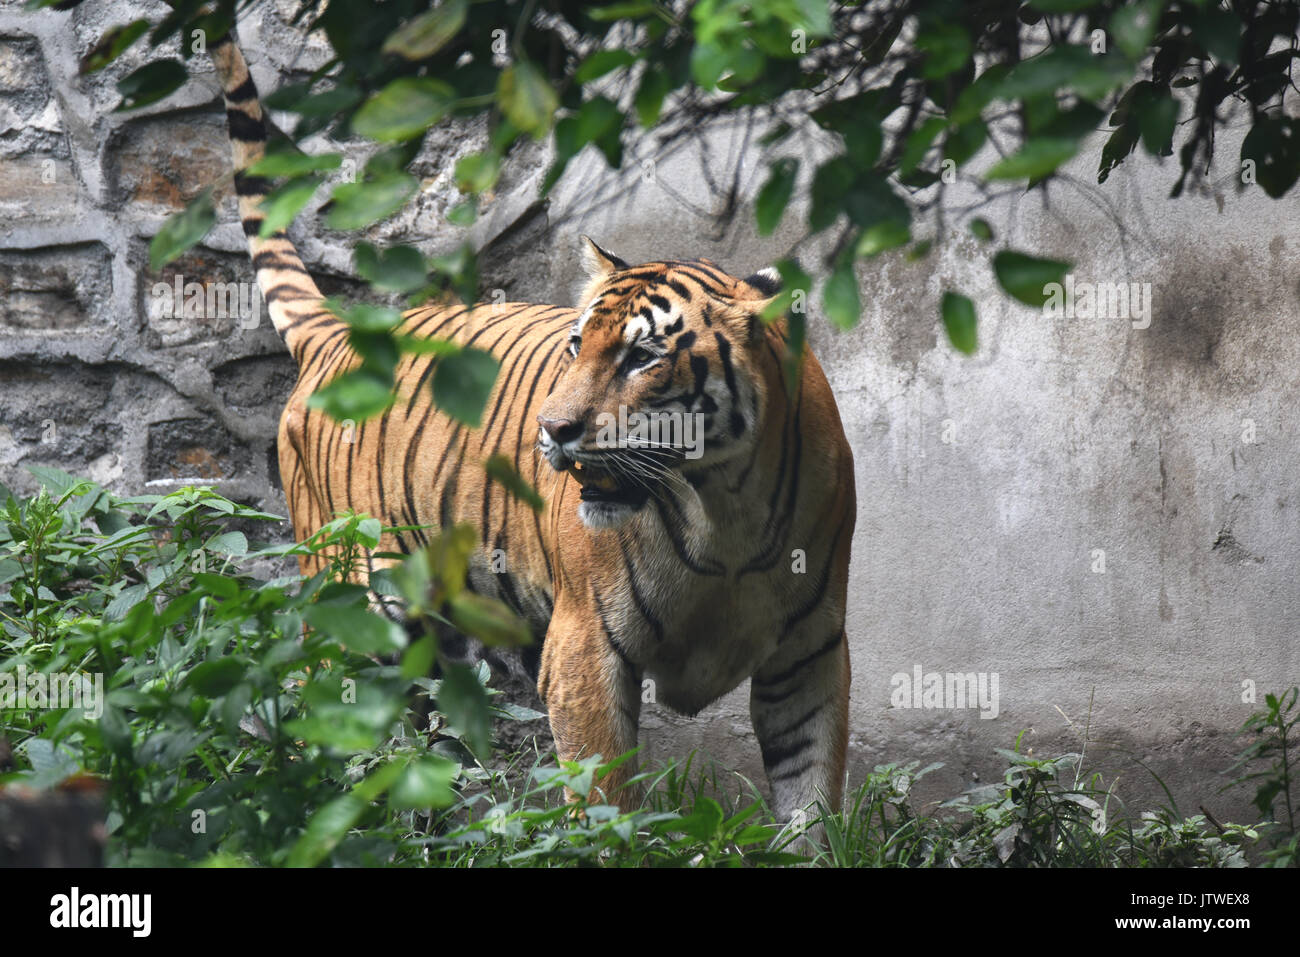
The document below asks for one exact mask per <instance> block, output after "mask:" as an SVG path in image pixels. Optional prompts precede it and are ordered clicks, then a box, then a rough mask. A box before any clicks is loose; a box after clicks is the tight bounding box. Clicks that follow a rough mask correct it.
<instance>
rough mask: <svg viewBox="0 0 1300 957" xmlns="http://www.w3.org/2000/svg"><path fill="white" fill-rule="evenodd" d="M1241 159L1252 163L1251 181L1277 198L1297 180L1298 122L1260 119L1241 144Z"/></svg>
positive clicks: (1299, 168)
mask: <svg viewBox="0 0 1300 957" xmlns="http://www.w3.org/2000/svg"><path fill="white" fill-rule="evenodd" d="M1241 158H1242V160H1243V161H1245V160H1253V161H1254V163H1255V181H1256V182H1257V183H1259V185H1260V186H1262V187H1263V188H1264V192H1266V193H1268V195H1269V196H1271V197H1273V198H1274V199H1278V198H1279V197H1281V196H1282V195H1283V194H1285V193H1286V191H1287V190H1289V189H1290V188H1291V187H1292V186H1293V185H1295V181H1296V178H1297V177H1300V120H1296V119H1293V118H1291V117H1289V116H1266V117H1261V118H1260V119H1259V120H1258V121H1257V122H1256V123H1255V125H1254V126H1252V127H1251V128H1250V132H1249V133H1247V134H1246V138H1245V139H1244V140H1243V141H1242V143H1241Z"/></svg>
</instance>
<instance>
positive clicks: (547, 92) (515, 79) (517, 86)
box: [497, 60, 560, 139]
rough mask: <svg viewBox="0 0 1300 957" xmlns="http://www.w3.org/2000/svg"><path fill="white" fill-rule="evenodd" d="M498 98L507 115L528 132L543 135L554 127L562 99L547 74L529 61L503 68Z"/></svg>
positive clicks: (540, 136) (539, 136)
mask: <svg viewBox="0 0 1300 957" xmlns="http://www.w3.org/2000/svg"><path fill="white" fill-rule="evenodd" d="M497 99H498V100H499V101H500V103H501V111H502V112H503V113H505V115H506V118H507V119H509V120H510V122H511V123H513V124H514V125H515V126H517V127H518V128H519V129H521V130H523V131H524V132H525V133H531V134H532V135H533V136H534V137H536V138H538V139H541V138H542V137H543V136H545V135H546V133H547V131H548V130H550V128H551V120H552V118H553V117H554V115H555V110H556V108H557V107H558V106H559V105H560V99H559V97H558V96H557V95H556V93H555V90H554V89H552V88H551V84H550V83H548V82H547V80H546V76H545V75H544V74H543V73H542V71H541V70H539V69H538V68H537V67H535V66H534V65H533V64H531V63H529V62H528V61H526V60H525V61H523V62H521V63H516V64H514V65H513V66H510V67H507V68H506V69H505V70H503V71H502V72H501V79H500V81H499V82H498V84H497Z"/></svg>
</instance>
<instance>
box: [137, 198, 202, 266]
mask: <svg viewBox="0 0 1300 957" xmlns="http://www.w3.org/2000/svg"><path fill="white" fill-rule="evenodd" d="M216 221H217V211H216V209H214V208H213V205H212V187H211V186H209V187H208V188H207V189H205V190H204V191H203V192H202V193H200V194H199V196H198V197H197V198H196V199H195V200H194V202H192V203H190V204H189V205H188V206H186V207H185V209H183V210H182V211H181V212H179V213H177V214H176V215H174V216H172V217H170V218H169V219H168V220H167V222H165V223H163V224H162V228H161V229H159V230H158V232H157V233H155V234H154V237H153V239H151V240H150V241H149V268H150V269H152V270H153V271H154V272H157V271H158V270H159V269H161V268H162V267H163V266H165V265H167V264H168V263H169V262H171V261H172V260H174V259H176V258H177V257H179V256H180V255H181V254H182V253H184V252H185V250H187V249H189V248H190V247H191V246H193V245H194V244H195V243H197V242H198V241H199V240H200V239H202V238H203V237H204V236H206V235H207V234H208V230H210V229H211V228H212V226H213V224H215V223H216Z"/></svg>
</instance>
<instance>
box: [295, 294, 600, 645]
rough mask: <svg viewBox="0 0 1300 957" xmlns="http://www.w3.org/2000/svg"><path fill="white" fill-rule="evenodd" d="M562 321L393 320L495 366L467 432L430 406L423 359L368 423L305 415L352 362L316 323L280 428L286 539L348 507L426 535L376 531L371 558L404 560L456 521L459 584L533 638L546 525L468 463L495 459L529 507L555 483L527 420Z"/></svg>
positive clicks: (337, 333)
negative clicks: (463, 577) (463, 570)
mask: <svg viewBox="0 0 1300 957" xmlns="http://www.w3.org/2000/svg"><path fill="white" fill-rule="evenodd" d="M575 315H576V313H575V311H574V310H573V309H566V308H562V307H557V306H538V305H526V304H520V303H501V304H492V305H480V306H476V307H474V308H472V309H467V308H465V307H463V306H435V307H423V308H418V309H413V310H410V311H409V312H407V313H406V314H405V315H404V317H403V321H402V323H401V325H399V326H398V327H397V329H396V332H397V333H398V334H401V335H409V336H412V337H418V338H428V339H432V338H438V339H445V340H450V341H452V342H455V343H457V344H458V345H461V346H473V347H475V348H479V349H483V350H485V351H487V352H490V353H492V355H493V356H494V357H495V358H496V359H497V360H498V361H499V362H500V363H501V367H500V371H499V373H498V375H497V379H496V383H495V385H494V386H493V389H492V392H491V394H490V395H489V397H488V400H487V403H486V405H485V406H484V410H483V418H482V425H481V427H480V428H477V429H471V428H469V427H467V426H465V425H463V424H461V423H459V422H457V421H455V420H453V419H451V418H449V417H448V416H446V415H444V414H442V413H441V412H440V411H439V410H438V409H437V407H436V406H435V404H434V400H433V391H432V388H431V383H432V377H433V371H434V368H435V366H436V361H437V357H436V356H434V355H429V354H416V355H413V354H407V355H405V356H404V357H403V358H402V359H401V361H400V362H399V363H398V366H397V369H396V372H395V378H396V381H397V382H398V383H399V386H398V396H399V398H398V401H397V402H396V403H395V404H394V405H393V407H392V408H391V409H389V410H388V411H387V412H385V413H383V414H382V415H380V416H377V417H375V418H373V419H370V420H367V421H365V422H362V423H360V424H354V423H351V422H337V421H335V420H334V419H333V418H331V417H330V416H329V415H327V414H325V413H324V412H323V411H322V410H320V409H316V408H311V407H309V406H308V402H307V400H308V399H309V398H310V397H311V395H312V394H313V393H314V392H316V391H317V390H318V389H319V388H321V387H322V386H324V385H325V384H327V383H329V382H330V381H332V380H333V379H334V378H336V377H337V376H339V375H341V374H343V373H344V372H347V371H349V370H351V369H353V368H356V366H357V365H358V364H359V362H360V359H359V357H358V356H357V355H356V353H355V352H354V351H353V350H352V349H351V348H349V347H348V345H347V332H348V327H347V325H346V324H345V323H343V322H341V321H336V322H335V323H329V322H328V321H322V322H320V323H318V324H317V325H316V328H315V329H314V330H313V334H312V336H311V338H310V339H309V340H308V345H307V347H306V348H305V349H304V350H303V354H302V358H301V360H300V362H301V365H300V368H299V376H298V381H297V383H296V385H295V387H294V389H293V392H292V393H291V395H290V397H289V400H288V402H287V404H286V406H285V409H284V413H283V414H282V416H281V419H280V433H279V457H280V474H281V478H282V481H283V483H284V490H285V497H286V499H287V500H288V505H289V513H290V515H291V516H292V518H293V523H294V536H295V538H296V539H297V540H299V541H302V540H304V539H306V538H307V537H309V536H310V535H311V534H312V533H314V532H315V531H316V530H317V529H319V528H320V527H321V526H322V525H324V524H325V523H326V522H328V521H330V520H331V519H333V518H334V517H335V516H336V515H338V514H339V513H340V512H344V511H353V512H357V513H365V514H368V515H371V516H374V517H376V518H379V519H380V520H381V521H383V523H384V524H385V525H386V526H395V527H396V526H426V528H423V529H418V528H417V529H413V530H411V531H407V532H402V533H398V534H393V533H387V534H386V535H385V538H384V539H383V540H382V541H381V542H380V547H379V551H388V552H401V553H403V554H410V553H411V552H413V551H415V550H416V549H418V548H421V547H423V546H425V545H427V544H428V543H429V540H430V536H431V535H432V534H434V533H435V532H436V529H437V528H439V527H449V526H451V525H454V524H458V523H461V522H467V523H470V524H472V525H474V526H475V528H477V529H479V530H480V535H481V537H482V541H481V545H482V548H481V549H480V550H479V552H478V553H477V555H476V561H475V562H474V564H473V565H472V566H471V570H470V583H471V586H472V587H474V588H475V590H477V591H480V592H482V593H484V594H487V595H490V596H492V597H496V598H500V599H501V600H502V601H504V602H505V603H506V604H507V605H508V606H510V607H511V609H512V610H514V611H515V612H516V613H517V614H519V615H521V616H522V617H524V618H525V619H526V620H527V621H528V622H529V624H530V625H531V626H532V628H533V630H534V632H535V633H536V634H538V635H539V636H540V635H542V634H544V633H545V630H546V625H547V622H548V621H549V620H550V614H551V610H552V594H551V580H552V569H551V564H550V559H549V558H548V554H549V552H550V551H551V550H553V545H552V544H551V542H552V529H551V528H549V523H548V521H547V518H546V516H545V515H544V514H542V513H538V512H536V511H534V510H533V509H532V508H530V507H529V506H528V505H527V504H525V503H523V502H521V501H519V500H518V499H516V498H515V497H514V496H513V495H512V494H511V493H509V492H508V491H507V490H506V489H505V488H504V487H503V486H501V485H500V484H497V483H493V482H490V481H489V480H488V479H487V475H486V473H485V472H484V470H483V468H482V465H483V463H485V462H486V461H487V460H488V459H489V458H491V457H492V456H494V455H503V456H505V457H506V458H507V459H508V460H509V461H510V463H511V464H512V465H513V467H514V469H515V471H516V472H517V473H518V474H519V475H521V476H522V477H523V478H524V479H526V480H527V481H528V482H529V483H530V484H532V485H533V487H534V488H536V489H537V490H538V491H539V492H540V494H541V495H542V497H543V498H550V497H551V494H552V493H553V492H554V486H555V485H556V484H558V482H559V481H560V480H562V479H564V478H565V476H564V475H563V474H562V473H557V472H555V471H553V470H552V469H551V468H550V467H549V466H547V465H546V464H545V462H544V461H543V460H542V459H541V458H540V457H539V456H538V455H537V453H536V420H537V413H538V409H539V408H540V407H541V404H542V402H543V401H544V400H545V398H546V396H547V395H548V394H549V393H550V391H551V389H552V388H553V387H554V384H555V380H556V379H557V378H558V377H559V374H560V372H561V371H562V361H561V360H562V357H563V356H564V345H565V341H566V339H567V337H568V330H569V327H570V326H571V325H572V324H573V320H574V318H575ZM494 556H495V558H496V559H497V560H496V561H495V562H494V561H493V557H494ZM323 562H324V559H323V558H321V557H318V556H311V555H304V556H303V558H302V570H303V572H304V574H315V572H317V571H319V570H320V568H321V566H322V564H323ZM371 562H372V566H371V567H375V566H374V560H373V559H372V560H371Z"/></svg>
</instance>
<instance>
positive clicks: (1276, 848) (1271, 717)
mask: <svg viewBox="0 0 1300 957" xmlns="http://www.w3.org/2000/svg"><path fill="white" fill-rule="evenodd" d="M1297 698H1300V687H1292V688H1290V689H1289V690H1287V691H1285V692H1283V693H1282V694H1281V695H1273V694H1268V695H1265V696H1264V705H1265V707H1264V710H1262V711H1256V712H1255V713H1254V714H1252V715H1251V716H1250V717H1249V718H1247V719H1246V723H1245V724H1244V725H1242V728H1241V732H1240V733H1241V734H1243V735H1250V736H1251V738H1252V740H1251V742H1250V744H1249V745H1248V746H1247V747H1246V748H1245V749H1244V750H1243V751H1242V752H1241V754H1240V755H1239V756H1238V760H1237V763H1236V764H1234V765H1233V766H1232V767H1231V768H1229V771H1236V770H1242V771H1243V773H1242V774H1241V776H1239V777H1237V778H1236V779H1234V780H1233V781H1232V782H1231V783H1230V784H1228V785H1227V787H1237V786H1239V785H1243V784H1247V783H1250V782H1254V783H1255V798H1254V805H1255V807H1256V808H1258V809H1259V813H1260V815H1261V816H1262V818H1263V820H1264V821H1265V822H1268V823H1267V824H1266V825H1264V826H1266V827H1268V829H1269V831H1270V844H1271V846H1270V847H1269V849H1268V850H1267V851H1266V852H1265V854H1264V858H1265V861H1266V862H1267V863H1268V864H1269V865H1271V866H1273V867H1300V831H1298V830H1297V829H1296V816H1297V813H1298V812H1300V794H1297V793H1295V789H1294V784H1295V781H1294V777H1295V770H1294V768H1295V763H1296V758H1297V755H1296V730H1297V726H1300V708H1297V707H1296V699H1297ZM1260 764H1263V765H1264V766H1263V767H1259V766H1258V765H1260ZM1252 766H1253V767H1254V770H1251V768H1252Z"/></svg>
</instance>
